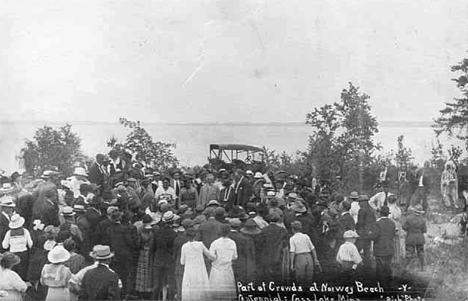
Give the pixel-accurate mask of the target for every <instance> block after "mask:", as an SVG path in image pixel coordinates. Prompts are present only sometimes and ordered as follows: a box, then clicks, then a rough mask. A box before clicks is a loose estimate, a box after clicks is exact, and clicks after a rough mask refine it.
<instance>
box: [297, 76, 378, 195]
mask: <svg viewBox="0 0 468 301" xmlns="http://www.w3.org/2000/svg"><path fill="white" fill-rule="evenodd" d="M369 98H370V97H369V96H368V95H366V94H364V93H361V92H360V91H359V88H358V87H355V86H354V85H353V84H352V83H349V87H348V89H343V91H342V93H341V102H339V103H337V102H335V103H333V104H327V105H324V106H322V107H320V108H314V109H313V111H312V112H310V113H308V114H307V115H306V124H309V125H311V127H312V135H310V136H309V147H308V151H307V153H306V154H305V156H306V158H307V161H308V162H309V165H311V166H313V167H314V169H315V171H314V173H315V176H316V177H318V179H321V180H328V181H330V182H331V184H332V186H333V185H334V183H336V184H337V185H338V182H340V183H339V184H340V186H341V185H342V186H343V188H345V189H349V188H353V189H360V190H361V191H362V190H363V188H369V187H371V185H372V184H371V183H369V182H370V181H372V179H373V178H374V176H375V175H374V173H375V172H373V173H371V172H370V168H371V166H374V165H375V164H374V163H375V162H374V161H375V158H374V157H373V154H374V152H375V151H376V150H379V149H380V146H379V145H378V144H376V143H375V142H374V140H373V136H374V135H375V134H376V133H377V132H378V128H377V126H378V123H377V120H376V118H375V117H374V116H372V114H371V107H370V105H369V103H368V100H369ZM338 179H339V180H338ZM364 184H366V185H364Z"/></svg>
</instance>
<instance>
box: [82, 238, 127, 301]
mask: <svg viewBox="0 0 468 301" xmlns="http://www.w3.org/2000/svg"><path fill="white" fill-rule="evenodd" d="M90 256H91V257H92V258H94V260H96V261H97V265H96V267H95V268H92V269H90V270H88V271H87V272H86V273H85V274H84V276H83V280H82V282H81V287H82V293H81V294H80V296H79V299H78V300H120V295H119V276H117V274H116V273H115V272H114V271H112V270H111V269H110V268H109V265H110V263H111V260H112V258H113V257H114V253H112V252H111V251H110V248H109V246H103V245H97V246H94V248H93V251H92V252H91V254H90Z"/></svg>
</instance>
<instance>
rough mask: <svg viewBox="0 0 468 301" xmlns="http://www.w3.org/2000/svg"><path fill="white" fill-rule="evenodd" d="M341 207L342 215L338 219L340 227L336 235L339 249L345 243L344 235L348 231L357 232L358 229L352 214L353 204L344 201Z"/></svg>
mask: <svg viewBox="0 0 468 301" xmlns="http://www.w3.org/2000/svg"><path fill="white" fill-rule="evenodd" d="M340 207H341V214H340V217H339V218H338V223H337V225H338V227H337V233H336V240H337V246H338V247H339V246H340V245H341V244H342V243H343V242H344V238H343V235H344V234H345V232H346V231H348V230H355V228H356V225H355V223H354V219H353V217H352V216H351V214H350V210H351V203H350V202H348V201H343V202H341V204H340Z"/></svg>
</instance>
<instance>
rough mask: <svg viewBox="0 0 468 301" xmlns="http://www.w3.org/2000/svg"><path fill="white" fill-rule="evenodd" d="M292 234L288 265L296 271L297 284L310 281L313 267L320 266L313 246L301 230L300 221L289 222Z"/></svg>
mask: <svg viewBox="0 0 468 301" xmlns="http://www.w3.org/2000/svg"><path fill="white" fill-rule="evenodd" d="M291 229H292V233H293V236H292V237H291V238H290V240H289V252H290V267H291V270H292V271H295V272H296V281H297V282H298V283H299V284H306V283H309V282H312V279H313V276H314V267H315V266H316V267H318V268H320V263H319V261H318V259H317V253H316V252H315V247H314V245H313V244H312V241H311V240H310V237H309V236H308V235H306V234H303V233H302V232H301V230H302V223H301V222H300V221H294V222H292V223H291Z"/></svg>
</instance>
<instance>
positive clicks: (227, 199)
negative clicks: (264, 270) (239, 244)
mask: <svg viewBox="0 0 468 301" xmlns="http://www.w3.org/2000/svg"><path fill="white" fill-rule="evenodd" d="M218 201H219V203H220V204H221V206H223V207H224V208H226V210H227V211H229V212H231V210H232V208H233V207H234V204H235V202H236V194H235V193H234V187H233V186H232V180H231V179H230V178H227V179H224V180H223V189H222V190H221V193H220V197H219V199H218ZM238 253H239V252H238Z"/></svg>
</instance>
